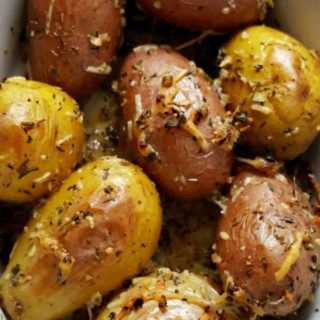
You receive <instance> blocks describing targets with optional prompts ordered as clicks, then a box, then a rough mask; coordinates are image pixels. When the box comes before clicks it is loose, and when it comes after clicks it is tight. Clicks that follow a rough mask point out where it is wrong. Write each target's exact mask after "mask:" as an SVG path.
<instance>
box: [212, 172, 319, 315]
mask: <svg viewBox="0 0 320 320" xmlns="http://www.w3.org/2000/svg"><path fill="white" fill-rule="evenodd" d="M314 219H315V217H314V216H313V214H312V209H311V206H310V204H309V202H308V200H307V196H306V195H305V194H304V193H302V192H301V190H299V188H298V187H297V186H296V185H295V184H294V183H293V181H291V180H290V179H289V178H288V177H286V176H285V175H283V174H280V173H277V174H276V175H275V176H266V175H265V174H262V173H259V172H257V171H252V169H244V170H243V171H241V172H240V173H239V174H238V175H237V176H236V177H235V181H234V183H233V185H232V189H231V193H230V196H229V200H228V202H227V205H226V211H225V214H224V215H222V216H221V218H220V221H219V223H218V230H217V239H216V243H215V245H214V248H216V252H215V253H214V254H213V256H212V258H213V261H214V262H215V263H217V264H218V267H219V270H220V271H221V276H222V278H223V279H224V281H225V285H226V287H227V288H226V289H227V291H228V292H229V293H231V294H232V295H233V297H234V299H235V300H236V301H239V302H242V303H244V304H247V305H249V306H251V307H252V308H253V310H254V311H255V312H256V313H257V314H258V315H272V316H285V315H288V314H290V313H293V312H294V311H296V310H298V309H299V308H300V306H301V305H302V303H303V302H304V301H305V300H306V299H307V298H308V297H309V296H310V294H311V293H312V291H313V289H314V288H315V286H316V282H317V277H318V273H319V262H320V260H319V258H320V233H319V228H318V227H317V226H316V223H315V220H314Z"/></svg>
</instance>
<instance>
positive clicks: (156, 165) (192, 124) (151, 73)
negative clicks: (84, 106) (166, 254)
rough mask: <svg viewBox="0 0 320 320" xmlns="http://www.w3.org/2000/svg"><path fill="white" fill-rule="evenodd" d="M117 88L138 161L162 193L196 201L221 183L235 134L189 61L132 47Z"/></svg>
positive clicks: (152, 48) (226, 173) (169, 52)
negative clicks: (163, 191) (162, 190)
mask: <svg viewBox="0 0 320 320" xmlns="http://www.w3.org/2000/svg"><path fill="white" fill-rule="evenodd" d="M118 90H119V93H120V97H121V99H122V106H123V108H124V117H125V120H126V122H127V124H128V140H129V143H130V144H131V145H132V146H133V147H134V149H135V153H136V156H137V159H138V162H139V163H140V165H141V166H142V167H143V168H145V170H146V172H147V173H148V174H150V175H151V176H152V177H154V179H155V180H156V181H157V182H158V183H159V185H160V186H161V187H162V188H163V189H164V190H165V191H166V192H167V193H168V194H170V195H172V196H175V197H178V198H183V199H199V198H203V197H206V196H208V195H210V194H211V193H212V192H213V191H214V190H215V189H216V188H218V187H219V186H221V185H223V184H224V183H226V182H227V180H228V177H229V174H230V170H231V166H232V160H233V153H232V150H231V149H232V146H233V140H234V139H235V138H236V136H237V132H236V130H235V129H234V128H233V126H232V121H231V119H229V118H227V116H226V113H225V111H224V107H223V105H222V104H221V103H220V101H219V99H218V96H217V94H216V92H215V91H214V89H213V87H212V86H211V84H210V83H209V81H208V80H207V79H206V77H205V74H204V73H203V71H201V70H200V69H197V67H196V66H195V65H194V63H192V62H190V61H188V60H187V59H186V58H184V57H183V56H181V55H180V54H178V53H176V52H174V51H173V50H172V49H170V48H169V47H157V46H152V45H145V46H142V47H138V48H136V49H134V51H133V52H132V53H131V54H130V55H129V56H128V57H127V58H126V60H125V62H124V64H123V66H122V69H121V71H120V80H119V86H118Z"/></svg>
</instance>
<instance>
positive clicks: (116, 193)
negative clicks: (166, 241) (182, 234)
mask: <svg viewBox="0 0 320 320" xmlns="http://www.w3.org/2000/svg"><path fill="white" fill-rule="evenodd" d="M34 216H35V218H34V219H32V220H31V221H30V222H29V224H28V225H27V227H26V228H25V232H24V233H23V235H22V236H21V238H20V239H19V241H18V243H17V244H16V247H15V249H14V250H13V252H12V254H11V259H10V261H9V264H8V266H7V269H6V271H5V272H4V274H3V276H2V278H1V295H2V298H3V305H4V307H5V308H6V310H7V312H8V313H9V314H10V315H11V316H12V317H13V318H14V319H22V320H23V319H33V320H37V319H42V320H43V319H57V318H62V317H64V316H67V315H68V314H69V313H71V312H72V311H74V310H76V309H77V308H79V307H81V306H82V305H84V304H86V303H88V305H90V303H91V302H92V301H91V300H92V299H93V297H100V298H101V297H102V295H105V294H107V293H109V291H112V290H116V289H118V288H119V287H120V286H121V284H122V283H123V282H124V281H125V280H127V279H130V278H131V277H133V276H134V275H135V274H136V273H137V272H139V271H141V270H142V268H143V267H144V266H145V265H146V264H147V263H148V261H149V259H150V258H151V255H152V254H153V253H154V251H155V249H156V246H157V241H158V239H159V236H160V229H161V224H162V214H161V207H160V200H159V197H158V194H157V191H156V189H155V187H154V185H153V183H152V182H151V181H150V180H149V179H148V178H147V177H146V176H145V175H144V174H143V173H142V171H141V169H140V168H138V167H135V166H133V165H131V164H130V163H128V162H127V161H124V160H120V159H118V158H101V159H99V160H97V161H95V162H92V163H89V164H87V165H86V166H84V167H82V168H81V169H79V170H78V171H76V172H74V173H73V174H72V175H71V176H70V177H69V178H68V179H67V180H66V182H65V183H64V184H63V186H62V187H61V189H60V190H59V192H57V193H56V194H55V195H53V196H52V197H51V198H49V199H48V201H47V202H46V203H45V205H44V206H43V207H42V208H40V209H38V210H37V211H35V212H34ZM17 301H18V302H19V303H18V306H19V307H17Z"/></svg>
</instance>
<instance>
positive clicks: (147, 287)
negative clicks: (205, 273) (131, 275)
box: [97, 268, 231, 320]
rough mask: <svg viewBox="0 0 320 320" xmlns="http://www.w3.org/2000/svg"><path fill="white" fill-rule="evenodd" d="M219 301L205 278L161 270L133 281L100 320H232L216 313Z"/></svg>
mask: <svg viewBox="0 0 320 320" xmlns="http://www.w3.org/2000/svg"><path fill="white" fill-rule="evenodd" d="M218 298H219V294H218V292H217V291H215V289H214V288H213V287H211V286H210V284H209V283H208V282H207V281H206V279H205V278H201V277H198V276H196V275H195V274H192V273H190V272H189V271H184V272H182V273H177V272H172V271H170V270H169V269H167V268H161V269H158V270H156V272H155V273H153V274H151V275H148V276H145V277H140V278H135V279H133V281H132V285H131V287H130V288H129V289H128V290H126V291H124V292H122V293H121V294H120V295H119V296H117V297H116V298H114V299H113V300H112V301H111V302H110V303H109V304H108V305H107V306H106V308H105V309H104V310H103V311H102V312H101V314H100V315H99V316H98V318H97V320H105V319H114V320H120V319H122V320H128V319H130V320H147V319H150V318H152V319H157V320H166V319H183V320H194V319H210V320H218V319H226V320H227V319H230V320H231V318H227V317H226V316H225V315H224V314H223V315H222V314H221V318H220V317H219V316H218V314H217V313H216V311H215V304H214V301H215V300H216V299H218Z"/></svg>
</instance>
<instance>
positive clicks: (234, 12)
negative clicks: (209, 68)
mask: <svg viewBox="0 0 320 320" xmlns="http://www.w3.org/2000/svg"><path fill="white" fill-rule="evenodd" d="M268 3H269V4H272V1H268V0H234V1H230V0H215V1H212V0H188V1H186V0H174V1H172V0H158V1H155V0H137V4H138V6H139V7H140V8H142V9H143V10H145V11H146V12H148V13H150V14H152V15H153V16H155V17H156V18H159V19H161V20H163V21H165V22H168V23H170V24H173V25H175V26H177V27H182V28H187V29H195V30H213V31H216V32H226V31H230V30H233V29H236V28H239V27H241V26H243V25H246V24H250V23H254V22H256V21H258V20H259V19H260V20H261V19H263V18H264V16H265V13H266V9H267V4H268Z"/></svg>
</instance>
